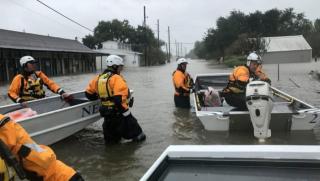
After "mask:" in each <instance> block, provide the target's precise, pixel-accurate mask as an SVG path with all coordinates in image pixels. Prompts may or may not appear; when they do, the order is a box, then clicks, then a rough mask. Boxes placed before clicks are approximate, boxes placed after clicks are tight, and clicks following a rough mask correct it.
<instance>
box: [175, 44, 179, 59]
mask: <svg viewBox="0 0 320 181" xmlns="http://www.w3.org/2000/svg"><path fill="white" fill-rule="evenodd" d="M174 41H175V45H176V57H179V48H178V43H177V40H174Z"/></svg>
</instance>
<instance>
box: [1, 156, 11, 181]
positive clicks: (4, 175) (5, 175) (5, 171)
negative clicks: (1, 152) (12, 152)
mask: <svg viewBox="0 0 320 181" xmlns="http://www.w3.org/2000/svg"><path fill="white" fill-rule="evenodd" d="M9 169H10V167H8V166H7V164H6V162H5V161H4V160H3V159H2V158H1V157H0V180H1V181H9V180H14V175H10V171H9Z"/></svg>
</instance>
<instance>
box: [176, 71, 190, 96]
mask: <svg viewBox="0 0 320 181" xmlns="http://www.w3.org/2000/svg"><path fill="white" fill-rule="evenodd" d="M177 71H180V72H182V71H181V70H175V71H174V72H173V73H172V78H173V86H174V88H175V95H184V96H188V95H189V94H190V93H189V91H186V90H185V89H183V88H182V87H177V85H176V82H175V80H174V75H175V73H176V72H177ZM182 73H183V75H184V77H183V85H184V86H185V87H186V88H190V87H192V84H193V81H192V79H191V77H190V75H189V74H188V73H184V72H182Z"/></svg>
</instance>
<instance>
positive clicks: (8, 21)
mask: <svg viewBox="0 0 320 181" xmlns="http://www.w3.org/2000/svg"><path fill="white" fill-rule="evenodd" d="M43 2H45V3H47V4H48V5H50V6H51V7H54V8H55V9H57V10H59V11H60V12H62V13H64V14H65V15H67V16H68V17H70V18H72V19H74V20H76V21H78V22H79V23H81V24H83V25H85V26H86V27H89V28H90V29H94V27H95V26H96V25H97V23H98V22H99V21H101V20H112V19H115V18H117V19H120V20H123V19H128V20H129V22H130V24H132V25H134V26H137V25H138V24H142V21H143V6H144V5H145V6H146V8H147V16H148V18H147V24H148V25H149V26H150V27H151V28H152V29H153V30H156V22H157V19H159V20H160V38H161V39H163V40H167V26H170V27H171V33H172V41H174V40H177V41H179V42H190V43H193V42H195V41H196V40H201V39H202V37H203V36H204V33H205V32H206V30H207V29H208V28H210V27H213V26H214V25H215V21H216V19H217V18H218V17H220V16H227V15H228V14H229V12H230V11H232V10H240V11H243V12H245V13H250V12H254V11H256V10H260V11H265V10H268V9H271V8H278V9H284V8H288V7H293V8H295V10H296V11H297V12H304V13H305V15H306V17H307V18H308V19H311V20H315V19H316V18H320V16H319V13H318V11H317V10H318V7H320V1H317V0H305V1H301V0H228V1H222V0H90V1H89V0H87V1H85V0H43ZM0 12H1V21H0V28H2V29H10V30H16V31H22V30H25V31H26V32H28V33H36V34H42V35H48V34H49V35H50V36H58V37H64V38H71V39H73V38H74V37H76V36H77V37H79V38H83V37H84V36H85V35H87V34H89V33H90V32H89V31H87V30H85V29H83V28H81V27H79V26H77V25H75V24H73V23H72V22H70V21H68V20H66V19H64V18H62V17H61V16H59V15H58V14H56V13H53V12H52V11H51V10H49V9H48V8H46V7H44V6H43V5H41V4H40V3H38V2H37V1H35V0H0ZM185 46H186V47H188V49H189V48H191V47H192V44H186V45H185Z"/></svg>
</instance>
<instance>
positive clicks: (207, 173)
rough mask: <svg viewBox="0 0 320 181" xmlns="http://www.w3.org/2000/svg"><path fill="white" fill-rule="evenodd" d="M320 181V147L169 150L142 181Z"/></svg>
mask: <svg viewBox="0 0 320 181" xmlns="http://www.w3.org/2000/svg"><path fill="white" fill-rule="evenodd" d="M149 180H150V181H151V180H152V181H153V180H159V181H171V180H175V181H179V180H181V181H189V180H199V181H200V180H201V181H214V180H217V181H218V180H219V181H220V180H238V181H254V180H259V181H267V180H268V181H269V180H282V181H289V180H290V181H291V180H297V181H298V180H314V181H316V180H320V147H319V146H287V145H283V146H282V145H237V146H234V145H201V146H200V145H179V146H169V147H168V148H167V149H166V150H165V151H164V152H163V153H162V154H161V156H160V157H159V158H158V159H157V160H156V161H155V162H154V163H153V165H152V166H151V167H150V168H149V170H148V171H147V172H146V173H145V174H144V175H143V177H142V178H141V179H140V181H149Z"/></svg>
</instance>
